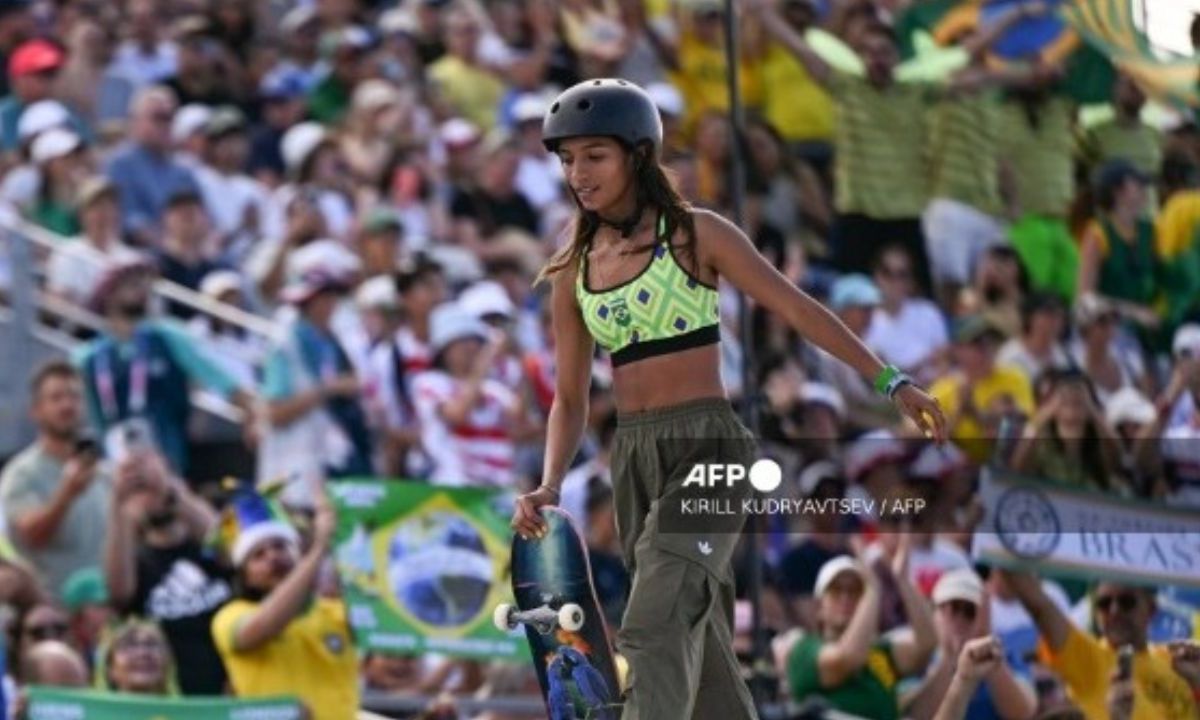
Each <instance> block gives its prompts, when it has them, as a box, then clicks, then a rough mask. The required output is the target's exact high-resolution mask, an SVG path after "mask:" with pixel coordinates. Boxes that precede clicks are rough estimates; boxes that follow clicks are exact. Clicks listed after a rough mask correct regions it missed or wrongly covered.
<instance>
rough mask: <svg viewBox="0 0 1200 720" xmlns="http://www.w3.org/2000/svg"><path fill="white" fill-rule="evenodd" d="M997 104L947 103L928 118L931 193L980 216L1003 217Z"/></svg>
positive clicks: (979, 99) (981, 98)
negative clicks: (984, 214) (971, 208)
mask: <svg viewBox="0 0 1200 720" xmlns="http://www.w3.org/2000/svg"><path fill="white" fill-rule="evenodd" d="M999 106H1000V103H999V98H998V97H997V96H996V95H995V94H993V93H975V94H971V95H966V96H963V97H957V98H947V99H946V100H943V101H942V102H940V103H938V104H937V106H936V107H934V108H933V109H932V110H931V112H930V123H929V191H930V195H931V196H932V197H935V198H946V199H949V200H957V201H959V202H961V203H965V204H967V205H970V206H971V207H973V208H975V209H976V210H980V211H982V212H986V213H990V214H992V215H998V214H1000V211H1001V209H1002V208H1001V202H1000V181H999V168H998V165H999V163H998V162H997V158H998V154H997V150H996V143H997V140H998V138H997V134H996V133H997V123H998V114H999Z"/></svg>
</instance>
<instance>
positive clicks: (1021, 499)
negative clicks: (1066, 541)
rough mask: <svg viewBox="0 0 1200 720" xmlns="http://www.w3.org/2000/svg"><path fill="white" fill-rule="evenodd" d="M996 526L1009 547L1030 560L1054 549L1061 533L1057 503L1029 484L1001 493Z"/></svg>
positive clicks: (1008, 548)
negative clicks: (1055, 508) (1055, 509)
mask: <svg viewBox="0 0 1200 720" xmlns="http://www.w3.org/2000/svg"><path fill="white" fill-rule="evenodd" d="M995 529H996V534H997V535H998V536H999V537H1000V542H1001V544H1003V545H1004V548H1005V549H1006V550H1008V551H1009V552H1011V553H1012V554H1013V555H1016V556H1017V557H1020V558H1024V559H1027V560H1034V559H1037V558H1043V557H1046V556H1047V555H1049V554H1050V553H1052V552H1054V549H1055V548H1057V547H1058V541H1059V538H1060V536H1061V535H1062V527H1061V526H1060V525H1059V522H1058V514H1057V513H1056V512H1055V511H1054V506H1053V505H1051V504H1050V501H1049V500H1048V499H1046V495H1045V494H1044V493H1042V491H1040V490H1037V489H1036V488H1030V487H1016V488H1012V489H1011V490H1008V491H1006V492H1005V493H1004V494H1003V495H1001V496H1000V502H999V504H998V505H997V507H996V528H995Z"/></svg>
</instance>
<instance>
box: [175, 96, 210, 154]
mask: <svg viewBox="0 0 1200 720" xmlns="http://www.w3.org/2000/svg"><path fill="white" fill-rule="evenodd" d="M212 115H213V110H212V108H210V107H209V106H207V105H200V104H199V103H191V104H188V105H184V106H183V107H181V108H179V112H177V113H175V117H174V118H173V119H172V120H171V142H173V143H176V144H178V143H181V142H183V141H184V140H187V139H188V138H190V137H191V136H193V135H195V134H196V133H199V132H204V128H206V127H207V126H208V121H209V120H211V119H212Z"/></svg>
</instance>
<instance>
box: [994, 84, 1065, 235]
mask: <svg viewBox="0 0 1200 720" xmlns="http://www.w3.org/2000/svg"><path fill="white" fill-rule="evenodd" d="M1073 115H1074V106H1073V105H1072V104H1071V102H1070V101H1069V100H1066V99H1064V98H1054V99H1051V100H1047V101H1046V102H1045V103H1044V104H1043V105H1042V106H1041V107H1040V108H1039V112H1038V114H1037V124H1036V126H1035V125H1034V124H1031V123H1030V121H1029V116H1028V114H1027V113H1026V109H1025V106H1023V105H1021V104H1020V103H1018V102H1011V101H1010V102H1005V103H1003V104H1001V106H1000V113H999V120H1000V122H999V131H1000V135H999V137H1000V153H1001V156H1002V157H1004V158H1006V159H1007V160H1008V162H1009V163H1010V164H1011V166H1012V172H1013V177H1014V180H1015V181H1016V185H1017V188H1016V190H1017V202H1018V204H1019V207H1020V212H1021V213H1022V214H1030V213H1032V214H1034V215H1043V216H1048V217H1065V216H1066V214H1067V209H1068V208H1069V207H1070V205H1071V200H1072V199H1073V198H1074V197H1075V176H1074V158H1073V157H1072V155H1073V152H1072V151H1073V149H1074V139H1073V135H1072V130H1071V127H1072V121H1073Z"/></svg>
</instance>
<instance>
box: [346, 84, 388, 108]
mask: <svg viewBox="0 0 1200 720" xmlns="http://www.w3.org/2000/svg"><path fill="white" fill-rule="evenodd" d="M399 102H400V91H399V90H397V89H396V86H395V85H393V84H391V83H390V82H388V81H387V80H380V79H379V78H372V79H370V80H364V81H363V82H362V83H360V84H359V86H358V87H357V88H355V89H354V99H353V101H352V104H353V106H354V109H355V110H363V111H372V110H379V109H380V108H385V107H387V106H389V105H396V104H397V103H399Z"/></svg>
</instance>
